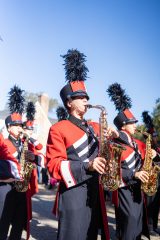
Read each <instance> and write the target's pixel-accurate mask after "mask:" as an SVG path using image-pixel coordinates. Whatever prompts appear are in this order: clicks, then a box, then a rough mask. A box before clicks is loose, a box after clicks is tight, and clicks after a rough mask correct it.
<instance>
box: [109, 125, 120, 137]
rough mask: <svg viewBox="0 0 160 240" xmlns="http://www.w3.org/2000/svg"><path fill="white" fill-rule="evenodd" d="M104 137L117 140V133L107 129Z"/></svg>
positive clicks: (113, 129) (110, 128)
mask: <svg viewBox="0 0 160 240" xmlns="http://www.w3.org/2000/svg"><path fill="white" fill-rule="evenodd" d="M106 137H111V138H118V137H119V132H118V131H117V130H116V129H115V128H113V127H108V129H107V130H106Z"/></svg>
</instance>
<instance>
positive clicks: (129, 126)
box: [122, 123, 136, 135]
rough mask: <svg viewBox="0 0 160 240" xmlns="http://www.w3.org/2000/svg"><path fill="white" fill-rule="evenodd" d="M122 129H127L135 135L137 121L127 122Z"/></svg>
mask: <svg viewBox="0 0 160 240" xmlns="http://www.w3.org/2000/svg"><path fill="white" fill-rule="evenodd" d="M122 130H125V131H127V132H128V133H130V134H131V135H133V134H134V133H135V131H136V123H129V124H126V125H124V126H123V127H122Z"/></svg>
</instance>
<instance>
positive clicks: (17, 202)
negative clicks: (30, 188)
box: [0, 189, 27, 240]
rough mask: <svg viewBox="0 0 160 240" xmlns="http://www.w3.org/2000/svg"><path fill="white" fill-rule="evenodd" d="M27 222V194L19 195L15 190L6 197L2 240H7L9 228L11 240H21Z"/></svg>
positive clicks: (1, 229) (0, 235)
mask: <svg viewBox="0 0 160 240" xmlns="http://www.w3.org/2000/svg"><path fill="white" fill-rule="evenodd" d="M26 222H27V203H26V193H23V192H22V193H21V192H20V193H19V192H17V191H16V190H15V189H12V190H11V191H9V192H8V193H7V195H6V199H5V203H4V208H3V212H2V216H1V219H0V240H6V238H7V235H8V231H9V227H10V225H12V227H11V232H10V236H9V240H21V236H22V232H23V229H24V228H25V226H26Z"/></svg>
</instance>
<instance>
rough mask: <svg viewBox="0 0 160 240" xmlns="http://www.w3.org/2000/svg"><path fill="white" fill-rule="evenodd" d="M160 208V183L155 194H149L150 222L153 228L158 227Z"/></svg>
mask: <svg viewBox="0 0 160 240" xmlns="http://www.w3.org/2000/svg"><path fill="white" fill-rule="evenodd" d="M159 209H160V184H159V187H158V189H157V192H156V194H155V195H154V196H151V197H149V196H147V210H148V222H149V224H151V225H152V226H153V228H157V227H158V215H159Z"/></svg>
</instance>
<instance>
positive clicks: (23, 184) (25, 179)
mask: <svg viewBox="0 0 160 240" xmlns="http://www.w3.org/2000/svg"><path fill="white" fill-rule="evenodd" d="M24 137H25V140H24V143H23V148H22V151H21V157H20V164H21V176H22V181H16V182H15V188H16V191H17V192H26V191H27V189H28V185H29V181H30V178H31V173H32V170H33V168H35V165H34V164H33V163H31V162H27V161H26V160H25V152H26V151H27V150H28V141H29V137H28V135H27V134H24Z"/></svg>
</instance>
